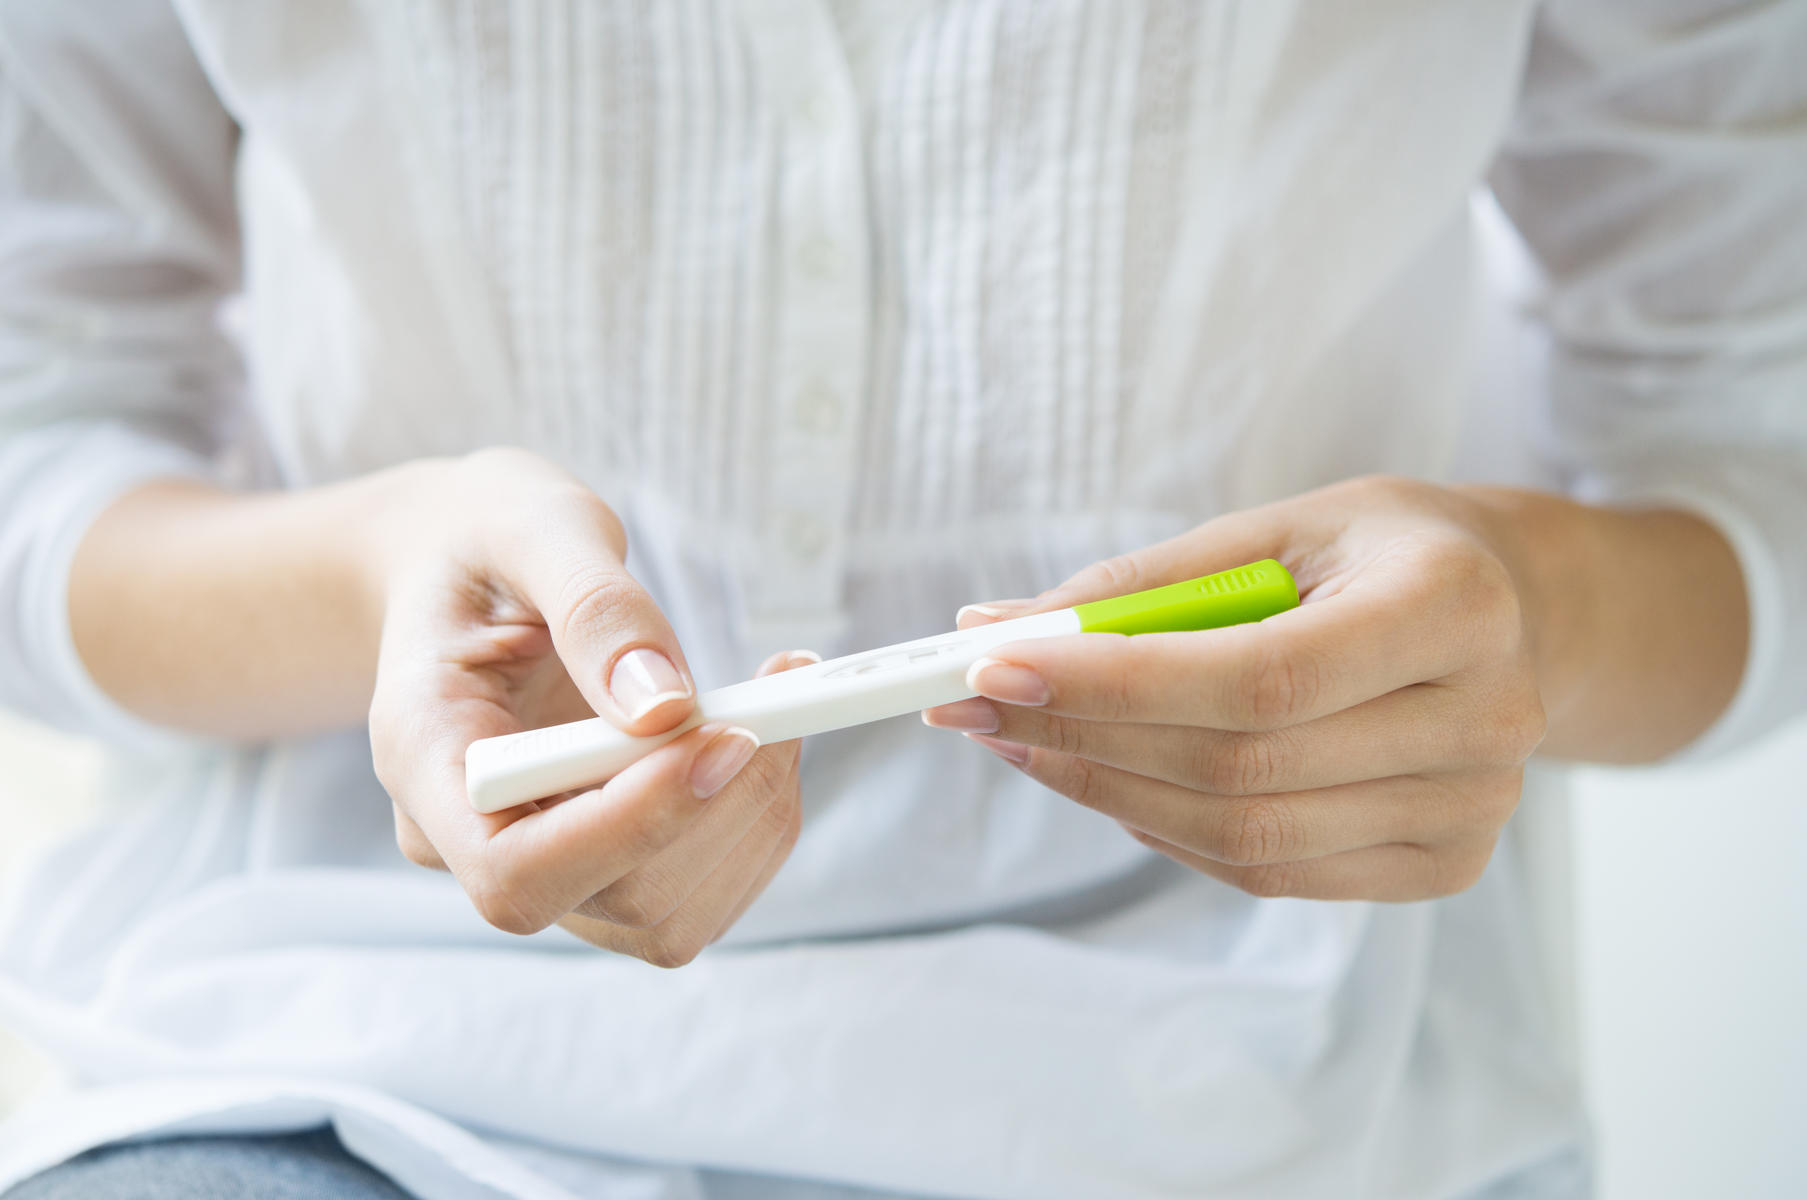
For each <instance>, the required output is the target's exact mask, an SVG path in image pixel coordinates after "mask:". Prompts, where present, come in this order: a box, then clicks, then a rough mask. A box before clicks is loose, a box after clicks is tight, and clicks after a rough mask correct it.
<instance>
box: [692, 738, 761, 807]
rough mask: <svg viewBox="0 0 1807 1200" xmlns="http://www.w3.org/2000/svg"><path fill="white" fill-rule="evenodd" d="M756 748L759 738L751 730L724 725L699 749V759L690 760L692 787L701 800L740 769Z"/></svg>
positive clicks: (713, 792)
mask: <svg viewBox="0 0 1807 1200" xmlns="http://www.w3.org/2000/svg"><path fill="white" fill-rule="evenodd" d="M757 749H759V739H758V738H757V737H755V736H753V731H752V730H750V729H742V728H741V727H740V726H738V725H730V726H728V727H727V728H725V729H723V730H722V731H721V732H720V733H718V734H716V735H715V736H714V737H712V738H710V739H709V741H708V743H707V744H705V745H704V746H703V748H702V749H701V750H699V751H697V754H696V760H695V761H694V762H692V763H691V764H690V790H691V791H693V792H695V793H696V798H697V799H698V800H706V799H708V798H709V797H710V796H713V795H715V793H717V792H719V791H721V790H722V788H723V787H724V786H725V785H726V784H727V782H728V781H729V780H730V779H732V778H734V776H736V775H737V774H739V773H740V769H741V768H742V767H744V766H746V765H747V761H748V760H749V759H751V758H752V757H753V751H755V750H757Z"/></svg>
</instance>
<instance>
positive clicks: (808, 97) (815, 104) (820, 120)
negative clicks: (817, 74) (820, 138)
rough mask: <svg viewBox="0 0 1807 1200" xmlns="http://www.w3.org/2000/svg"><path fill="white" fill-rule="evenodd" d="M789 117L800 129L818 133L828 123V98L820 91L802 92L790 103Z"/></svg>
mask: <svg viewBox="0 0 1807 1200" xmlns="http://www.w3.org/2000/svg"><path fill="white" fill-rule="evenodd" d="M791 119H792V120H793V121H795V122H796V124H797V127H798V128H800V129H805V130H810V131H812V132H816V133H820V132H821V131H822V130H823V129H824V128H826V127H827V125H828V98H827V97H826V96H824V95H823V94H822V93H821V92H815V91H810V92H803V93H802V94H800V95H799V96H798V97H797V98H796V100H795V101H793V102H792V104H791Z"/></svg>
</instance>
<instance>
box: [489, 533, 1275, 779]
mask: <svg viewBox="0 0 1807 1200" xmlns="http://www.w3.org/2000/svg"><path fill="white" fill-rule="evenodd" d="M1298 603H1299V589H1298V587H1297V586H1296V585H1295V584H1294V583H1293V577H1292V576H1291V575H1289V574H1288V573H1287V570H1286V568H1285V567H1283V566H1281V565H1280V564H1279V563H1278V562H1275V561H1274V560H1273V559H1271V558H1269V559H1263V560H1262V561H1261V562H1257V563H1250V564H1249V565H1248V566H1245V567H1237V568H1236V569H1234V570H1231V571H1220V572H1218V573H1217V574H1215V575H1204V576H1201V577H1199V578H1197V579H1188V580H1185V581H1183V582H1181V583H1170V584H1168V585H1166V586H1165V587H1157V588H1149V589H1148V590H1147V591H1143V592H1132V593H1131V594H1129V595H1127V596H1117V597H1114V598H1112V599H1109V600H1095V601H1093V602H1091V603H1089V604H1080V605H1075V606H1074V607H1072V608H1063V609H1060V610H1058V611H1056V612H1045V613H1035V614H1033V615H1031V616H1027V617H1013V618H1011V619H1010V620H1006V621H994V622H992V623H991V624H989V625H980V626H977V627H975V628H972V629H962V630H959V631H957V632H954V633H942V634H936V635H934V636H933V637H925V638H918V639H916V640H915V641H913V642H898V643H897V644H896V645H892V646H881V647H880V648H879V649H877V650H866V651H863V652H862V653H859V654H849V655H846V656H845V657H842V658H831V659H829V660H827V661H826V662H819V663H811V664H810V665H809V666H806V667H796V668H794V669H792V670H789V671H783V672H780V673H779V674H776V675H767V676H765V677H763V678H760V679H749V680H747V681H746V682H744V683H736V684H732V685H730V686H728V687H724V688H717V689H715V690H714V691H712V692H704V693H703V694H702V695H701V696H699V697H697V701H696V710H695V711H694V712H693V713H692V714H691V715H690V717H689V719H688V720H686V721H684V722H683V723H682V724H681V725H679V726H677V727H676V728H675V729H668V730H666V731H665V732H664V733H656V734H653V735H652V736H651V737H634V736H632V735H630V734H626V733H623V732H621V731H620V730H619V729H617V728H615V726H614V725H612V724H610V723H609V722H608V721H607V720H606V719H604V718H602V717H593V718H591V719H589V720H586V721H573V722H571V723H570V724H567V725H551V726H548V727H546V728H545V729H530V730H527V731H526V732H524V733H510V734H504V735H503V736H501V737H493V738H483V739H481V740H479V741H475V742H472V743H471V745H470V749H469V750H468V751H466V753H465V759H464V781H465V787H466V789H467V790H468V791H469V792H470V798H471V807H473V808H475V809H476V810H477V811H478V812H497V811H499V810H501V809H504V808H510V807H512V806H514V805H516V804H522V803H525V802H526V801H528V800H537V799H539V798H541V797H543V796H554V795H557V794H558V793H559V792H563V791H569V790H570V789H572V788H579V787H588V786H591V785H594V784H597V783H600V782H602V781H603V780H606V779H608V778H609V777H610V776H612V775H614V774H616V773H617V772H619V771H621V770H622V769H623V768H625V767H627V766H628V765H629V764H630V763H633V762H635V761H636V760H638V759H639V758H641V757H642V756H644V755H646V754H648V753H650V752H651V751H653V750H655V749H657V748H658V747H660V746H663V745H664V744H665V743H666V742H669V741H671V740H672V739H673V738H675V737H678V736H679V735H681V734H683V733H685V732H686V731H687V730H691V729H695V728H696V727H697V726H698V725H702V724H704V723H705V722H708V721H722V722H726V723H727V724H730V725H738V726H740V727H741V728H743V729H746V730H748V731H750V732H751V733H752V734H753V735H754V736H755V737H757V738H758V739H759V742H760V744H761V745H769V744H771V743H772V742H783V741H789V740H790V739H791V738H795V737H803V736H805V735H807V734H811V733H826V732H828V731H829V730H831V729H845V728H846V727H848V726H850V725H863V724H865V723H866V722H867V721H879V720H883V719H884V718H886V717H896V716H902V715H903V714H905V713H913V712H917V711H919V710H921V709H925V708H933V707H934V706H935V705H937V704H948V703H951V702H953V701H955V700H964V699H966V698H967V697H969V696H976V695H977V694H978V693H977V692H975V691H973V690H972V689H971V688H969V687H967V686H966V669H967V668H968V667H970V666H971V665H972V664H973V663H974V662H975V661H977V660H978V659H980V658H983V657H984V656H985V655H986V653H987V652H989V651H991V650H995V649H996V648H997V647H999V646H1002V645H1004V644H1005V643H1006V642H1019V641H1023V640H1024V639H1026V638H1043V637H1061V636H1063V635H1065V634H1072V633H1126V634H1137V633H1161V632H1168V633H1173V632H1180V631H1183V630H1193V629H1216V628H1220V627H1222V626H1225V625H1240V624H1243V623H1245V622H1249V621H1259V620H1261V619H1262V618H1264V617H1270V616H1273V615H1274V614H1275V613H1278V612H1285V611H1286V610H1287V609H1289V608H1294V607H1297V605H1298Z"/></svg>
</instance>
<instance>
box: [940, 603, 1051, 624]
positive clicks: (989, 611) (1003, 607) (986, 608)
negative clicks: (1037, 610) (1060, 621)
mask: <svg viewBox="0 0 1807 1200" xmlns="http://www.w3.org/2000/svg"><path fill="white" fill-rule="evenodd" d="M1034 603H1035V601H1033V600H987V601H986V602H985V603H984V604H966V605H962V606H961V608H960V611H959V612H957V613H955V614H954V624H955V625H959V624H960V621H961V618H963V617H965V616H966V614H967V613H977V614H979V615H980V616H981V617H986V618H988V619H990V620H994V621H995V620H997V619H999V618H1000V617H1008V616H1009V615H1010V614H1011V613H1013V612H1016V611H1017V610H1019V609H1024V608H1028V607H1029V606H1030V605H1032V604H1034Z"/></svg>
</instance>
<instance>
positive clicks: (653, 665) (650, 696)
mask: <svg viewBox="0 0 1807 1200" xmlns="http://www.w3.org/2000/svg"><path fill="white" fill-rule="evenodd" d="M609 695H611V696H613V697H614V698H615V703H616V704H618V705H620V706H621V711H622V712H624V713H626V714H627V719H628V720H629V721H630V722H632V721H638V720H639V719H640V718H641V717H644V716H645V715H646V714H647V713H649V712H651V711H652V710H653V709H655V708H657V707H659V705H661V704H664V703H666V702H667V701H669V700H684V699H688V698H689V696H690V688H689V686H688V685H687V684H685V682H684V677H683V676H682V675H680V674H678V669H677V668H676V667H674V666H673V665H672V663H671V660H670V659H669V658H666V657H665V656H664V655H663V654H661V653H659V652H658V651H657V650H649V649H647V648H646V647H644V646H642V647H640V648H639V649H636V650H629V651H628V652H627V653H626V654H623V655H622V656H621V657H620V658H618V659H616V660H615V665H614V667H613V668H611V669H610V671H609Z"/></svg>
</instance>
